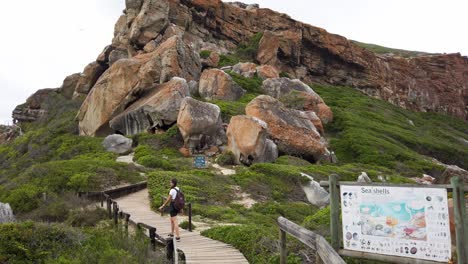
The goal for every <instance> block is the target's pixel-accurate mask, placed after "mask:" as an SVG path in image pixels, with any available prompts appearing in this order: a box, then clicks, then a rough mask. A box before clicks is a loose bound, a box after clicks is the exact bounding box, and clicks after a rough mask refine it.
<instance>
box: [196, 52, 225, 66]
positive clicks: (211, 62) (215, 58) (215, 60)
mask: <svg viewBox="0 0 468 264" xmlns="http://www.w3.org/2000/svg"><path fill="white" fill-rule="evenodd" d="M220 59H221V58H220V56H219V53H218V52H216V51H210V55H209V56H208V57H207V58H202V60H201V63H202V67H203V68H215V67H218V65H219V61H220Z"/></svg>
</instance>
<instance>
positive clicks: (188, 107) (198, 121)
mask: <svg viewBox="0 0 468 264" xmlns="http://www.w3.org/2000/svg"><path fill="white" fill-rule="evenodd" d="M177 126H178V127H179V131H180V133H181V134H182V137H183V139H184V143H185V147H186V148H188V149H189V151H190V153H191V154H193V153H199V152H202V151H204V150H207V149H209V148H210V147H212V146H220V145H222V144H223V143H225V142H226V133H225V132H224V128H223V123H222V120H221V110H220V109H219V107H218V106H217V105H214V104H210V103H205V102H200V101H198V100H195V99H193V98H191V97H186V98H185V99H184V100H183V101H182V105H181V106H180V111H179V116H178V118H177Z"/></svg>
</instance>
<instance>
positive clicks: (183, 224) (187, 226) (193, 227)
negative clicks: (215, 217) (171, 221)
mask: <svg viewBox="0 0 468 264" xmlns="http://www.w3.org/2000/svg"><path fill="white" fill-rule="evenodd" d="M189 225H190V223H189V222H188V221H183V222H182V223H180V224H179V227H180V228H182V229H185V230H188V229H189ZM196 228H197V227H196V226H195V225H194V224H193V223H192V230H195V229H196Z"/></svg>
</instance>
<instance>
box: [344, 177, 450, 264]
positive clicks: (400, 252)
mask: <svg viewBox="0 0 468 264" xmlns="http://www.w3.org/2000/svg"><path fill="white" fill-rule="evenodd" d="M340 189H341V193H340V195H341V213H342V223H343V244H344V248H345V249H347V250H355V251H362V252H369V253H376V254H383V255H393V256H399V257H408V258H416V259H425V260H432V261H441V262H447V261H448V260H449V259H450V258H451V240H450V222H449V213H448V203H447V190H446V189H439V188H409V187H384V186H354V185H353V186H350V185H341V188H340Z"/></svg>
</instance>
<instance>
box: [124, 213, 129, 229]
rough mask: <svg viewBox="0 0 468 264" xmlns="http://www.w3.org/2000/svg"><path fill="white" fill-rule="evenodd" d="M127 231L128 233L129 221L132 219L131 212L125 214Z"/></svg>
mask: <svg viewBox="0 0 468 264" xmlns="http://www.w3.org/2000/svg"><path fill="white" fill-rule="evenodd" d="M124 216H125V222H124V223H125V225H124V226H125V233H126V234H128V222H129V221H130V214H125V215H124Z"/></svg>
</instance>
